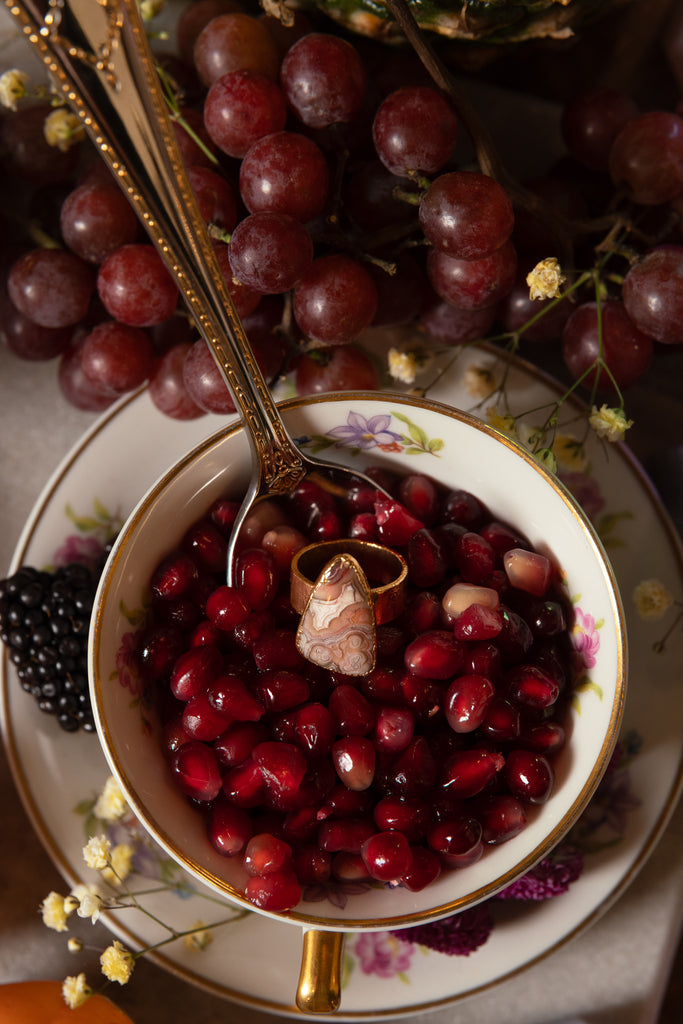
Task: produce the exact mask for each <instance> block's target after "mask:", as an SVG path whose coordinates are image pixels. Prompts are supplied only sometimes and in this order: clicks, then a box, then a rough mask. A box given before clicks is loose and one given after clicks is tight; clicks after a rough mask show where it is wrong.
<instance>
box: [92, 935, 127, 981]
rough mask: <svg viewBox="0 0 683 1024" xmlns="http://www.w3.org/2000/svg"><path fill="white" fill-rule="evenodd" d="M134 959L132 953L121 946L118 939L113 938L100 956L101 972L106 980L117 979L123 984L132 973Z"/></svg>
mask: <svg viewBox="0 0 683 1024" xmlns="http://www.w3.org/2000/svg"><path fill="white" fill-rule="evenodd" d="M134 966H135V960H134V959H133V954H132V953H129V951H128V950H127V949H126V948H125V946H123V945H122V944H121V943H120V942H119V941H118V939H114V941H113V943H112V944H111V946H107V948H106V949H105V951H104V953H103V954H102V956H101V957H100V967H101V968H102V974H103V975H104V976H105V978H107V980H108V981H118V983H119V985H125V984H126V982H127V981H128V980H129V978H130V976H131V974H132V973H133V967H134Z"/></svg>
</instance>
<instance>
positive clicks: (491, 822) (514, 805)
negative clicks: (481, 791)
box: [474, 793, 526, 844]
mask: <svg viewBox="0 0 683 1024" xmlns="http://www.w3.org/2000/svg"><path fill="white" fill-rule="evenodd" d="M474 813H475V814H476V816H477V820H478V821H479V822H480V824H481V829H482V839H483V841H484V842H485V843H490V844H497V843H506V842H507V841H508V840H509V839H512V838H513V837H514V836H516V835H519V833H520V832H521V831H522V829H523V828H524V827H525V825H526V814H525V812H524V807H523V806H522V804H521V803H520V802H519V800H517V799H516V798H515V797H514V796H507V795H506V794H502V793H496V794H491V795H486V796H482V797H481V798H480V799H479V800H477V803H476V807H475V811H474Z"/></svg>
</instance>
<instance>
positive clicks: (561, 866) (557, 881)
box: [496, 846, 583, 900]
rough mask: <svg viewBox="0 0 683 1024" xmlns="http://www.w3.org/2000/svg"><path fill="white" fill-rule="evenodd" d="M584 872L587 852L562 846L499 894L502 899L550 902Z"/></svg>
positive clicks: (498, 897)
mask: <svg viewBox="0 0 683 1024" xmlns="http://www.w3.org/2000/svg"><path fill="white" fill-rule="evenodd" d="M582 871H583V852H582V851H581V850H579V849H578V848H577V847H574V846H566V847H564V848H562V847H560V848H559V849H558V850H555V851H554V852H553V853H551V854H550V856H548V857H544V858H543V860H542V861H540V862H539V863H538V864H537V865H536V867H535V868H532V869H531V871H529V872H527V874H526V875H523V876H522V878H518V879H517V881H516V882H513V883H512V885H509V886H508V887H507V889H503V891H502V892H499V893H498V896H497V897H496V899H499V900H548V899H550V898H551V897H552V896H561V895H562V893H564V892H566V891H567V889H568V888H569V886H570V885H571V884H572V882H575V881H576V879H577V878H578V877H579V876H580V874H581V872H582Z"/></svg>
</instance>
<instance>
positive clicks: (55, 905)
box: [40, 890, 69, 932]
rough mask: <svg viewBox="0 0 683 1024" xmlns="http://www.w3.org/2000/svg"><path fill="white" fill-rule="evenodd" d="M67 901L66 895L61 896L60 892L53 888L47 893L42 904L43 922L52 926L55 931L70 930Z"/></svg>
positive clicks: (48, 926) (49, 926)
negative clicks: (67, 920)
mask: <svg viewBox="0 0 683 1024" xmlns="http://www.w3.org/2000/svg"><path fill="white" fill-rule="evenodd" d="M65 903H66V901H65V899H64V897H63V896H60V894H59V893H58V892H54V890H53V891H52V892H50V893H48V894H47V896H46V897H45V899H44V900H43V902H42V903H41V904H40V912H41V914H42V916H43V924H44V925H45V926H46V927H47V928H52V930H53V931H55V932H66V931H68V930H69V928H68V925H67V923H66V919H67V915H68V913H69V911H68V910H67V909H66V906H65Z"/></svg>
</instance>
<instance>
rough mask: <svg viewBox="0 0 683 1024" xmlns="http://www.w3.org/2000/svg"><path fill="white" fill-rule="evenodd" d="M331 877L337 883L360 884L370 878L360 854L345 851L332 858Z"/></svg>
mask: <svg viewBox="0 0 683 1024" xmlns="http://www.w3.org/2000/svg"><path fill="white" fill-rule="evenodd" d="M332 876H333V878H336V880H337V881H338V882H362V881H365V880H366V879H368V878H369V877H370V875H369V874H368V869H367V868H366V866H365V862H364V861H363V858H362V857H361V855H360V853H348V852H346V851H342V852H340V853H337V854H335V856H334V857H333V858H332Z"/></svg>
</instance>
